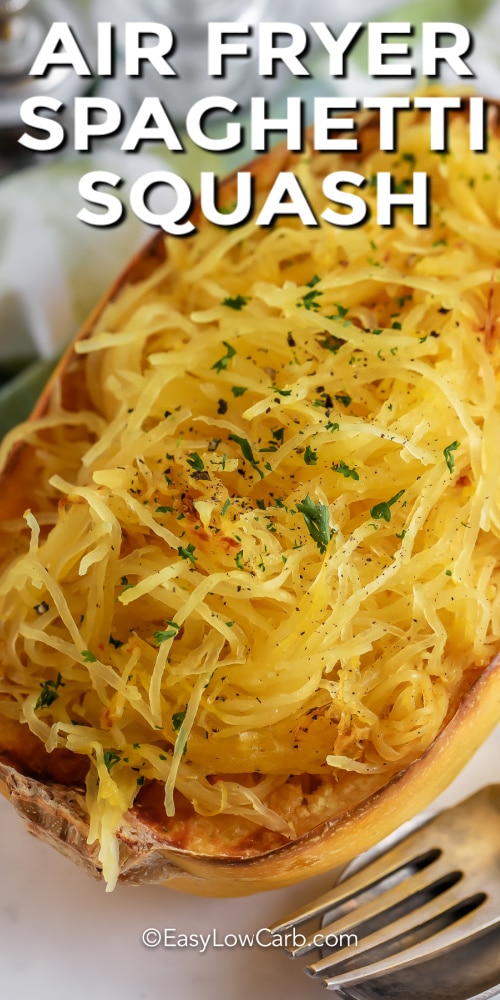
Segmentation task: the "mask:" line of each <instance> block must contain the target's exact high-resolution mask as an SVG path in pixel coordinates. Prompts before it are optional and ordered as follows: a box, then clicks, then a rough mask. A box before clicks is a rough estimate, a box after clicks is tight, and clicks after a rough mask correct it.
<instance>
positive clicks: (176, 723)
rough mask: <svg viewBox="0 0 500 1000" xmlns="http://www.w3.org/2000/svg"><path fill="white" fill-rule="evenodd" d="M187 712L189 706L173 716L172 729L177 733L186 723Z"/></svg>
mask: <svg viewBox="0 0 500 1000" xmlns="http://www.w3.org/2000/svg"><path fill="white" fill-rule="evenodd" d="M186 712H187V705H186V707H185V709H184V711H182V712H174V714H173V715H172V728H173V729H174V731H175V732H176V733H177V732H178V731H179V729H180V728H181V726H182V723H183V722H184V719H185V718H186Z"/></svg>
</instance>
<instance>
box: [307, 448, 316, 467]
mask: <svg viewBox="0 0 500 1000" xmlns="http://www.w3.org/2000/svg"><path fill="white" fill-rule="evenodd" d="M317 461H318V453H317V451H314V448H311V447H310V446H309V445H307V446H306V450H305V451H304V462H305V463H306V465H316V462H317Z"/></svg>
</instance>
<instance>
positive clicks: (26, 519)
mask: <svg viewBox="0 0 500 1000" xmlns="http://www.w3.org/2000/svg"><path fill="white" fill-rule="evenodd" d="M464 117H465V116H464V115H460V114H457V115H456V116H454V117H453V119H452V121H451V123H450V130H449V131H450V134H449V153H448V154H447V155H443V154H436V153H432V152H429V129H428V119H427V116H426V115H424V114H423V113H422V112H412V114H411V115H410V116H409V118H408V122H409V124H408V125H407V127H406V129H405V132H404V135H403V136H402V140H401V143H400V149H399V152H398V153H397V154H387V153H381V152H379V151H378V150H377V149H376V148H372V147H373V145H374V144H373V142H370V128H369V126H367V127H366V128H365V130H364V131H363V132H362V133H361V135H362V138H363V139H364V151H363V153H362V154H361V163H362V169H363V172H364V173H365V174H366V176H368V177H369V176H371V175H372V174H373V175H375V174H376V173H377V171H379V170H383V169H389V170H391V172H392V173H393V175H394V177H395V181H396V183H397V184H399V185H400V186H401V189H408V187H409V186H410V184H411V174H412V172H413V170H424V171H426V172H427V173H428V175H429V177H430V183H431V192H432V218H431V221H430V224H429V226H428V227H424V228H422V227H415V226H414V225H413V224H412V219H411V213H408V212H407V211H405V210H404V209H398V210H396V212H395V220H394V226H393V227H386V228H382V227H378V226H377V224H376V223H375V222H374V221H373V220H370V221H369V222H367V223H366V224H365V225H364V226H362V227H358V228H342V229H334V228H332V227H331V226H330V225H328V224H326V223H325V224H320V225H318V226H317V227H312V228H311V227H305V226H303V225H302V224H301V223H300V221H298V220H297V219H296V218H293V217H292V216H290V217H284V218H282V219H280V220H279V222H278V223H277V224H275V225H274V226H272V227H270V228H265V229H263V228H259V227H257V226H256V225H255V223H254V221H253V220H251V221H250V222H248V223H247V224H246V225H245V226H243V227H239V228H237V229H236V230H228V231H224V230H221V229H220V228H217V227H215V226H212V225H210V224H208V223H207V222H203V221H202V220H201V219H200V220H198V222H199V232H198V233H197V234H196V235H195V236H194V237H192V238H189V239H185V240H182V241H175V240H169V241H168V251H167V252H166V250H165V246H164V239H163V237H162V236H159V237H156V239H155V241H154V243H153V244H152V246H150V248H149V250H148V251H147V252H145V253H144V254H143V255H142V256H141V257H140V259H139V261H138V262H136V263H135V265H133V267H132V268H131V269H129V271H128V272H127V274H126V275H125V277H124V279H123V280H122V281H121V283H120V286H119V288H118V289H115V291H114V293H113V295H112V296H111V298H110V299H109V300H108V301H107V303H106V304H105V306H104V307H101V309H100V310H99V311H98V314H97V316H96V317H94V319H93V320H92V322H91V323H90V324H89V325H88V327H87V328H86V330H85V331H84V334H83V336H82V337H81V338H80V339H78V341H77V342H76V345H75V346H74V349H73V350H72V352H71V354H70V356H69V357H68V358H67V359H66V360H65V362H64V365H63V368H62V369H61V370H60V372H59V373H58V374H57V375H56V379H55V381H54V382H53V384H52V386H51V388H50V391H49V392H48V393H47V394H46V395H45V397H44V399H43V401H42V403H41V405H40V406H39V407H38V410H37V413H36V414H35V419H32V420H30V421H28V422H27V423H26V424H24V425H23V426H22V427H21V428H18V429H17V430H15V431H14V432H12V433H11V434H10V435H8V437H7V439H6V441H5V442H4V445H3V451H2V456H3V462H4V466H5V471H4V474H3V475H4V480H3V482H4V488H3V493H4V496H3V499H2V505H3V523H2V529H1V546H2V555H3V572H2V576H1V578H0V643H1V653H0V661H1V672H0V720H1V722H0V746H1V749H2V751H3V761H4V763H3V764H2V765H1V767H2V777H3V780H4V786H5V788H7V790H8V792H9V793H10V794H11V795H12V796H13V797H14V798H16V800H17V803H18V806H19V807H20V808H21V812H24V815H25V816H27V818H28V820H29V822H30V823H31V827H32V828H33V829H36V831H37V832H38V833H40V834H41V835H42V836H46V837H48V839H52V840H56V841H58V842H59V846H60V847H61V849H63V850H66V852H67V853H69V854H71V855H75V856H76V855H79V856H80V857H85V863H86V864H87V866H88V867H90V868H92V870H93V871H94V872H99V873H100V872H101V870H102V875H103V878H104V879H105V881H106V883H107V885H108V888H112V887H113V886H114V885H115V883H116V881H117V879H118V878H119V877H121V878H124V879H127V878H129V880H136V881H141V880H144V879H146V878H153V879H156V880H159V879H165V878H166V877H168V876H169V874H170V875H172V868H171V866H172V859H174V864H175V865H180V867H181V868H187V869H188V870H190V868H191V870H192V871H193V872H194V880H195V881H196V879H197V878H205V877H207V876H206V872H201V875H200V869H199V868H197V867H196V864H195V865H194V867H193V861H192V859H193V858H196V857H204V858H206V859H207V858H208V859H209V860H210V858H212V859H213V860H214V861H217V862H220V861H221V859H222V858H226V859H230V860H231V859H232V862H234V864H236V876H235V874H234V870H233V876H232V879H233V882H237V881H238V876H237V865H238V863H241V865H243V869H244V871H246V872H247V875H245V876H244V878H248V881H249V882H250V883H251V884H250V888H255V889H258V888H262V887H263V886H264V884H265V885H268V884H269V885H270V884H274V882H273V858H274V859H275V862H274V863H275V866H276V867H275V871H276V873H277V881H278V882H283V881H292V880H293V879H297V878H300V877H303V876H304V875H306V874H308V873H309V872H310V871H317V870H320V868H321V867H323V868H326V867H327V865H328V864H331V863H332V860H333V861H335V860H345V859H346V857H348V856H349V851H352V853H354V852H355V850H356V849H357V847H363V846H368V843H369V842H370V839H371V840H373V839H376V838H377V836H378V835H380V833H381V832H386V831H385V830H381V828H380V826H378V825H377V822H378V821H377V819H376V817H375V819H374V820H373V823H372V830H371V831H370V830H369V829H368V828H367V829H366V830H365V836H364V840H363V838H361V841H359V840H357V839H356V837H355V836H354V837H352V841H351V844H347V846H344V852H343V855H342V851H340V853H339V851H338V850H337V851H336V853H335V852H333V854H329V853H328V851H324V857H323V858H322V857H321V854H322V851H321V847H322V844H323V846H324V843H325V841H326V840H327V839H328V836H329V835H330V834H329V833H328V830H329V828H330V827H331V826H332V820H334V819H335V817H337V819H336V820H335V822H336V823H337V826H338V824H339V823H340V827H342V824H344V825H345V823H346V822H347V821H346V816H347V817H349V816H351V817H352V816H354V817H356V816H357V815H359V816H361V815H362V813H363V810H364V809H366V808H368V806H367V803H368V804H369V806H370V808H371V807H372V804H373V802H377V801H379V799H377V795H378V796H379V797H380V795H382V799H380V802H381V805H380V806H379V807H378V808H379V814H381V813H382V812H383V811H384V809H385V808H386V806H384V799H383V795H384V794H385V793H384V792H382V793H380V792H378V791H377V790H379V789H382V788H385V786H388V784H389V782H390V780H391V779H392V778H394V776H395V775H401V773H402V772H405V769H407V768H408V767H409V765H412V766H413V768H415V766H416V765H415V762H421V761H425V760H426V759H427V758H426V756H425V755H426V752H427V751H429V748H435V747H436V746H442V745H443V744H442V743H439V741H438V743H436V739H437V738H438V737H439V734H443V733H445V734H446V733H447V732H451V733H453V732H457V733H458V734H459V735H458V737H455V740H456V742H455V744H453V751H450V752H449V755H448V757H446V753H445V757H446V761H447V762H446V763H445V764H444V765H443V768H442V771H443V774H442V776H441V777H440V776H439V766H438V764H437V763H436V764H433V765H432V766H433V768H434V770H433V771H432V775H433V780H431V781H429V782H427V784H428V788H427V790H425V789H424V784H425V781H424V783H423V784H422V785H421V786H420V791H419V792H418V794H415V797H414V802H413V803H412V804H408V803H406V804H404V805H403V807H402V809H401V810H399V814H398V815H395V812H394V808H393V810H392V814H391V818H390V819H389V821H388V822H389V823H391V822H392V825H396V822H397V821H398V820H401V819H402V818H405V809H406V814H408V812H409V811H411V810H412V808H419V807H420V806H421V805H422V804H423V802H424V800H425V798H426V796H427V799H429V798H431V797H432V794H434V793H435V791H437V790H438V787H439V783H440V782H441V784H442V783H443V781H446V780H449V778H450V776H451V775H452V773H453V771H454V770H457V769H458V767H459V766H461V763H463V760H464V759H465V757H466V756H467V754H468V753H469V752H472V749H474V746H475V744H476V743H477V741H478V739H480V738H482V736H484V735H485V734H486V732H487V730H488V729H490V728H491V727H492V725H493V724H494V722H495V720H496V719H497V718H498V717H499V715H500V709H499V705H498V687H499V686H500V685H499V681H498V668H497V667H496V666H495V664H494V670H493V672H492V669H491V668H490V670H489V671H487V669H486V668H487V667H488V665H489V664H490V663H491V662H492V660H494V657H495V654H496V652H497V651H498V649H499V646H500V560H499V556H500V509H499V501H500V488H499V475H498V473H499V460H498V442H499V440H500V390H499V365H500V348H499V341H498V314H499V312H500V284H499V279H500V228H499V207H500V172H499V171H500V140H499V138H498V136H497V134H496V131H495V130H493V134H492V135H491V137H490V141H489V148H488V151H487V152H485V153H483V154H477V153H473V152H470V151H469V149H468V145H467V129H466V123H465V120H464ZM347 159H348V158H347V157H339V156H335V155H330V154H329V155H325V154H322V155H316V156H315V155H309V154H308V155H307V156H304V157H292V156H290V155H288V154H286V153H284V152H283V151H279V152H277V153H274V154H271V155H270V157H266V158H263V159H262V160H260V161H257V163H256V165H255V167H254V170H255V173H256V178H257V181H258V182H260V186H261V188H262V192H263V193H264V192H265V190H266V183H267V178H269V176H271V175H272V174H273V173H274V174H275V173H276V172H277V170H279V169H280V166H282V165H283V163H285V162H288V163H292V162H293V169H294V171H295V173H296V175H297V177H298V178H299V180H300V183H301V185H302V188H303V190H304V191H305V192H306V194H307V198H308V200H309V202H310V204H311V205H313V206H314V207H315V208H316V209H317V214H318V216H319V215H320V214H321V211H322V209H323V207H324V206H323V205H322V198H323V196H322V194H321V180H322V177H323V176H324V175H325V174H326V173H328V172H330V171H332V170H335V169H338V167H339V165H345V163H346V161H347ZM352 162H353V163H355V164H356V166H358V164H359V162H360V159H359V157H358V158H355V157H353V158H352ZM223 197H224V198H225V200H226V203H227V204H229V203H230V202H231V199H232V197H233V190H232V187H231V183H230V182H229V183H228V184H226V186H225V188H224V189H223ZM258 197H261V195H258ZM371 197H372V194H371V191H370V186H369V185H368V188H367V191H366V198H367V200H368V202H369V201H370V198H371ZM151 264H152V266H151ZM491 677H493V680H491ZM478 679H479V680H478ZM478 684H479V685H481V684H483V688H484V692H485V694H483V695H481V696H478V695H477V693H476V692H477V690H483V689H481V688H480V687H479V688H478ZM488 685H489V686H488ZM492 685H494V686H492ZM471 692H472V693H473V696H471ZM481 698H482V699H483V701H482V702H481ZM468 699H469V700H468ZM486 700H488V708H487V709H486V708H485V706H484V702H485V701H486ZM464 705H469V706H470V718H471V719H472V718H474V720H475V722H474V727H473V728H474V729H475V735H473V734H472V730H468V737H467V738H466V741H465V747H463V746H462V747H461V749H460V751H457V750H456V746H457V744H458V741H461V742H462V743H463V729H462V730H460V726H459V725H458V723H457V721H456V720H457V719H460V718H461V716H460V712H461V711H462V712H463V706H464ZM478 706H479V708H478ZM480 708H481V710H482V714H481V711H480V710H479V709H480ZM457 712H458V714H457ZM478 720H479V721H478ZM453 726H455V730H454V729H453ZM457 726H458V728H457ZM460 733H461V735H460ZM439 739H441V740H442V736H441V737H439ZM444 745H445V746H446V741H445V744H444ZM432 752H434V750H433V751H432ZM448 758H449V759H448ZM431 759H432V758H431ZM436 760H437V758H436ZM422 767H423V772H422V773H425V766H424V765H422ZM410 771H411V768H410ZM398 781H401V779H398ZM396 786H397V782H396ZM394 787H395V786H394V782H392V784H391V785H389V788H390V789H393V788H394ZM400 787H402V788H403V800H404V799H405V793H404V788H405V785H404V782H403V785H402V786H401V785H400ZM410 791H411V788H410ZM390 795H393V792H392V791H391V792H389V799H387V801H390ZM406 798H407V799H409V798H411V795H409V794H408V793H406ZM393 802H397V799H393ZM27 803H28V804H29V808H28V806H27ZM37 803H38V805H37ZM363 803H364V805H363ZM30 809H31V812H30ZM356 810H357V812H356ZM346 811H347V812H346ZM390 812H391V811H390V809H389V813H390ZM396 812H397V809H396ZM379 814H377V815H379ZM63 815H64V816H66V820H67V823H68V822H69V829H70V830H71V831H72V832H71V835H68V833H67V830H66V833H65V835H64V836H63V835H62V833H61V830H60V829H58V832H57V833H56V834H55V835H54V836H52V834H51V830H52V828H53V827H54V824H55V826H57V823H58V819H59V820H61V817H62V816H63ZM48 816H49V819H47V817H48ZM68 816H69V820H68ZM338 817H340V820H339V819H338ZM349 822H351V821H350V820H349V821H348V822H347V828H348V830H349ZM333 825H334V826H335V823H334V824H333ZM60 826H61V823H59V827H60ZM351 829H353V827H352V824H351ZM138 831H139V832H138ZM140 831H142V833H141V832H140ZM144 831H147V836H146V834H145V833H144ZM347 832H348V831H347ZM145 836H146V840H147V849H146V846H145V843H146V841H145V840H144V837H145ZM347 839H348V837H347ZM301 843H305V844H308V845H309V847H308V849H307V850H306V851H305V852H302V853H300V852H299V853H298V854H297V853H295V855H294V854H293V852H292V854H290V855H287V845H291V846H292V845H295V847H296V846H297V845H298V844H299V845H300V844H301ZM313 843H316V848H315V849H314V850H313V849H312V847H311V845H312V844H313ZM336 843H337V847H338V839H337V841H336ZM148 852H149V853H151V852H152V854H153V855H154V856H155V857H156V858H157V859H158V858H159V857H163V859H167V860H164V863H163V867H162V864H159V865H158V864H157V865H156V867H155V865H152V866H150V867H149V869H148V863H147V862H146V861H144V858H145V856H146V855H147V854H148ZM262 856H265V857H267V859H268V861H267V862H266V864H267V868H266V873H267V874H266V878H265V879H264V881H262V880H260V881H259V878H257V879H256V881H255V884H253V883H252V862H254V861H256V860H257V859H259V858H261V857H262ZM182 857H183V858H184V860H180V859H181V858H182ZM288 858H290V859H291V860H287V859H288ZM294 858H295V860H293V859H294ZM138 859H139V860H138ZM141 859H142V860H141ZM189 859H191V860H189ZM269 859H270V860H269ZM280 859H285V860H284V861H283V860H280ZM245 861H246V862H249V864H250V867H249V868H247V869H245V868H244V864H245ZM210 871H211V870H210V866H209V868H208V872H209V875H208V878H209V879H210V877H211V876H210ZM248 872H249V873H250V874H248ZM258 874H259V873H258V871H257V875H258ZM221 878H222V881H224V875H222V876H221ZM266 880H267V881H266ZM173 882H174V883H175V877H173ZM238 888H240V889H241V891H244V890H243V888H242V886H241V885H240V886H239V887H238V886H237V885H236V891H238ZM233 889H234V885H233ZM208 891H210V885H209V886H208ZM222 891H226V890H225V889H223V890H222Z"/></svg>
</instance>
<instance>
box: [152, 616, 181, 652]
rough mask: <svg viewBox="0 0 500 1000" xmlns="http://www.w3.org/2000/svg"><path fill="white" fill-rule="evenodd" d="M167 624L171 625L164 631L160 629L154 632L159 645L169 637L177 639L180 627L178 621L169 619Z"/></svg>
mask: <svg viewBox="0 0 500 1000" xmlns="http://www.w3.org/2000/svg"><path fill="white" fill-rule="evenodd" d="M167 625H170V628H168V629H166V630H165V631H163V632H162V631H158V632H155V633H154V640H155V643H156V645H157V646H160V645H161V643H162V642H166V641H167V639H175V637H176V635H177V633H178V631H179V629H180V625H178V624H177V622H171V621H168V620H167Z"/></svg>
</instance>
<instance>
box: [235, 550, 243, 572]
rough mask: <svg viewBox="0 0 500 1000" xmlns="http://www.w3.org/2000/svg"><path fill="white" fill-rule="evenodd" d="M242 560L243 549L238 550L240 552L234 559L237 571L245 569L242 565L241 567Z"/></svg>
mask: <svg viewBox="0 0 500 1000" xmlns="http://www.w3.org/2000/svg"><path fill="white" fill-rule="evenodd" d="M242 559H243V549H240V551H239V552H237V553H236V555H235V557H234V561H235V563H236V565H237V567H238V569H245V567H244V565H243V563H242V561H241V560H242Z"/></svg>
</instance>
